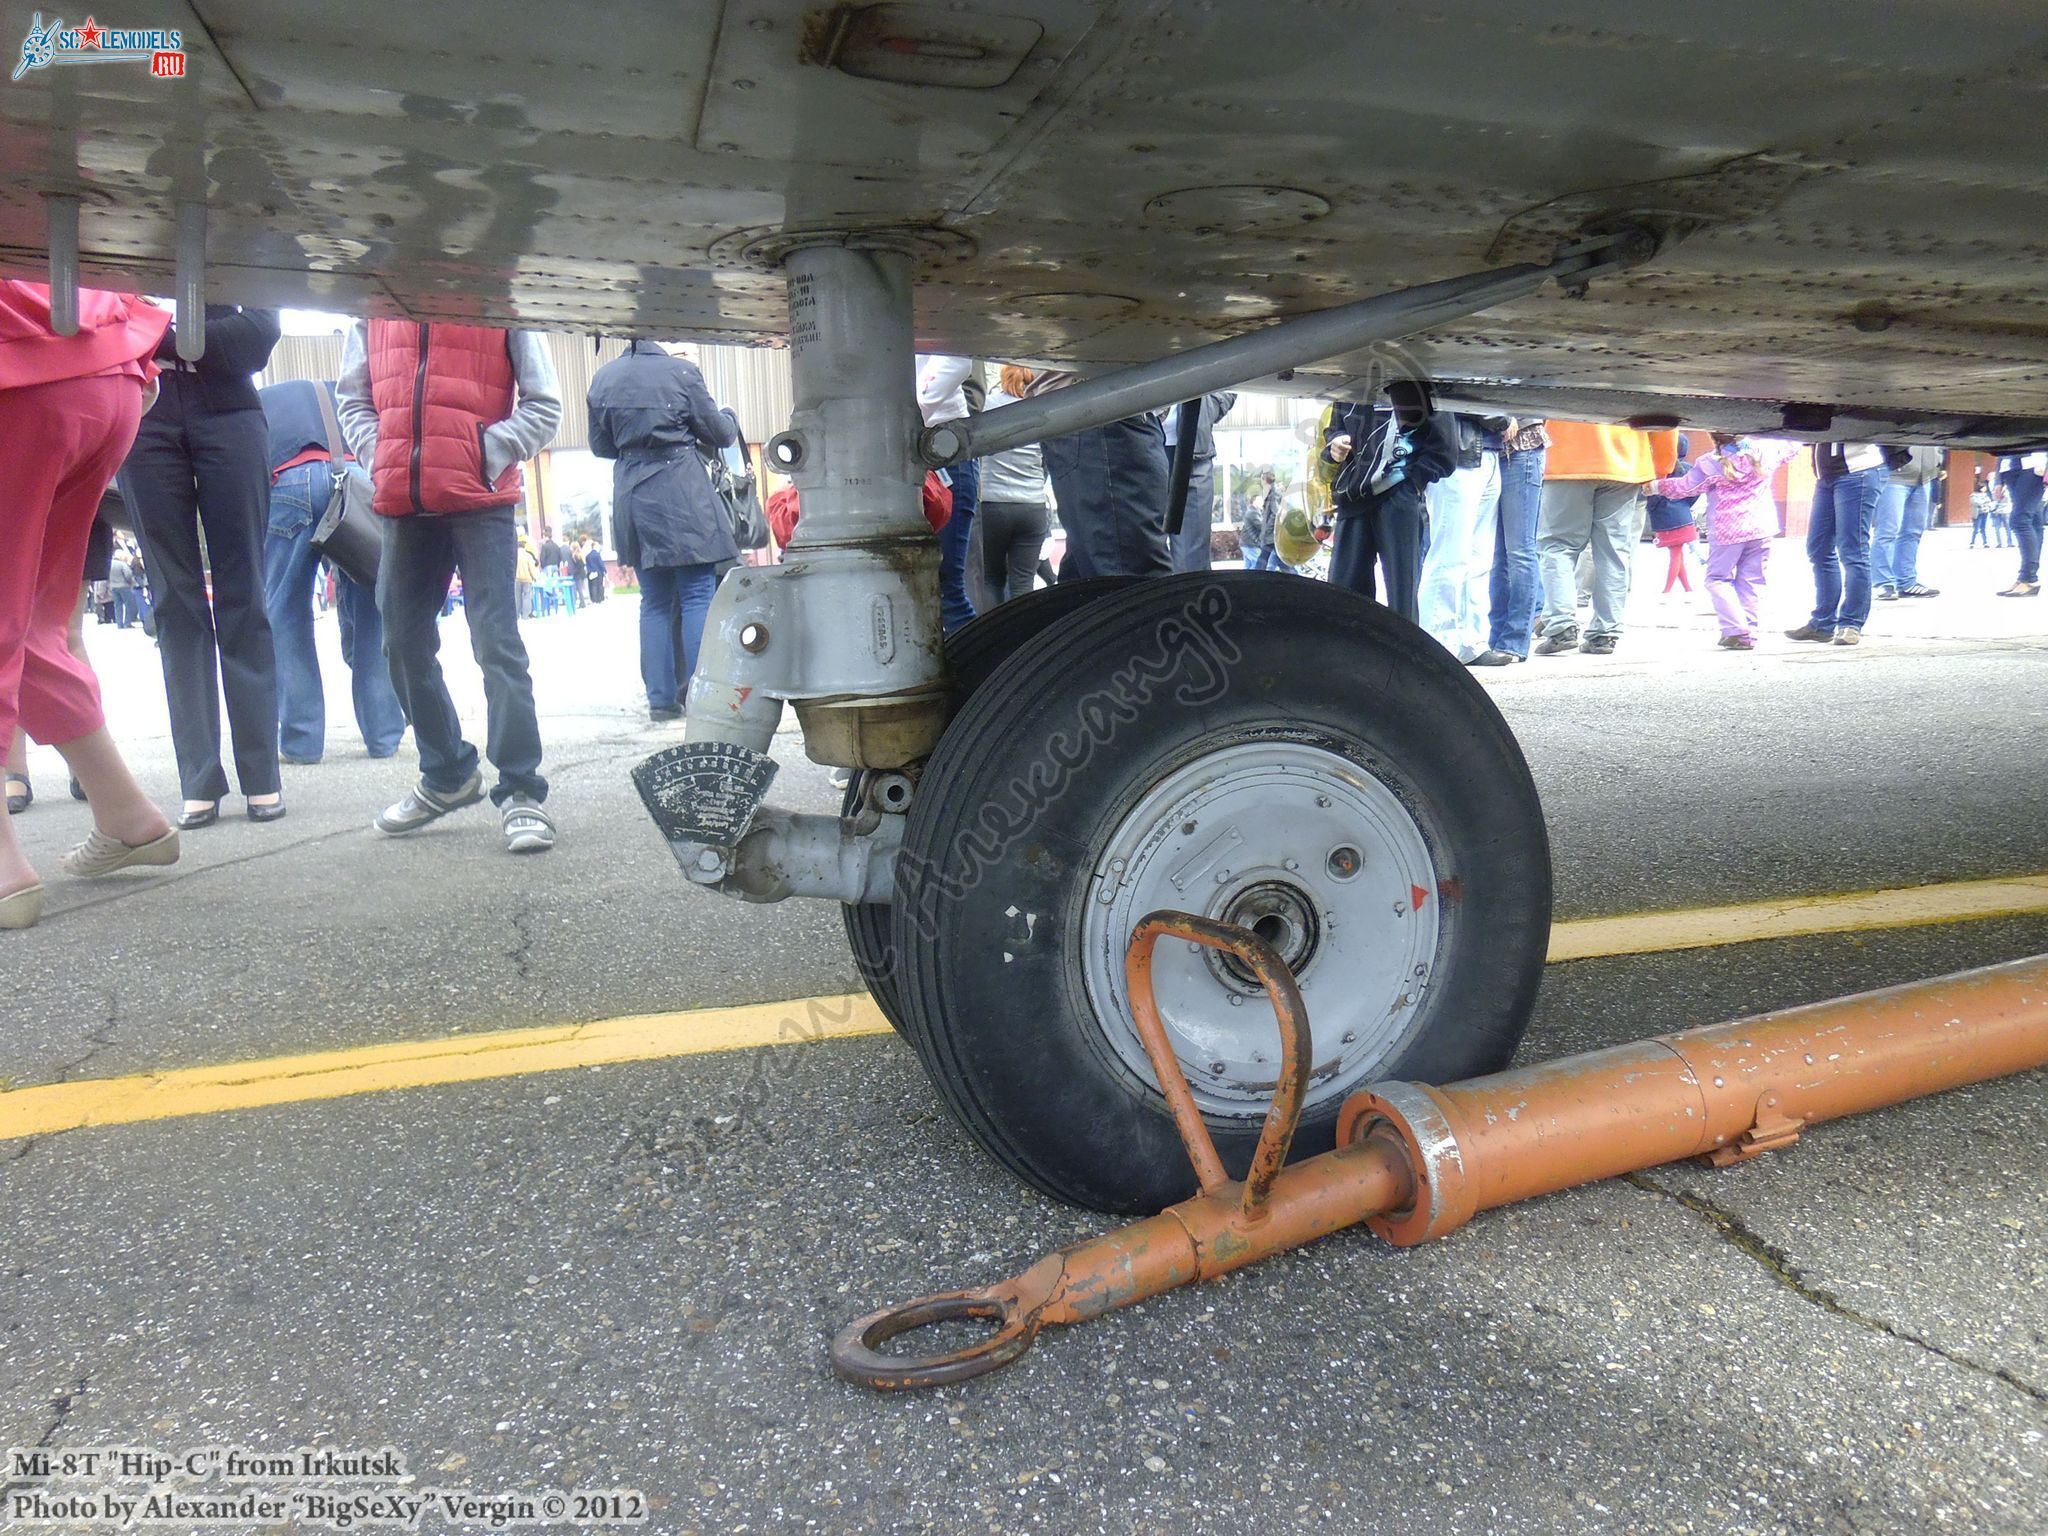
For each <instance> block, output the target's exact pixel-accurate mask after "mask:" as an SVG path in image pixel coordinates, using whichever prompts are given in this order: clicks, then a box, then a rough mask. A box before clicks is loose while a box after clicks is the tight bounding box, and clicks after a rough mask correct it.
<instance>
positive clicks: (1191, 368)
mask: <svg viewBox="0 0 2048 1536" xmlns="http://www.w3.org/2000/svg"><path fill="white" fill-rule="evenodd" d="M1658 245H1659V238H1658V236H1657V235H1656V234H1655V233H1654V232H1652V231H1651V230H1649V229H1647V228H1645V227H1642V226H1638V225H1629V226H1626V227H1624V228H1622V229H1618V230H1616V231H1614V232H1612V233H1609V234H1602V235H1600V236H1598V237H1596V238H1592V239H1589V240H1586V241H1582V242H1581V243H1579V244H1577V245H1574V246H1571V247H1569V248H1567V249H1566V250H1564V251H1562V252H1560V253H1559V254H1558V256H1557V258H1556V259H1555V260H1553V261H1550V262H1548V263H1541V264H1539V263H1536V262H1525V263H1523V264H1521V265H1519V266H1512V267H1499V268H1496V269H1494V270H1493V271H1490V272H1473V273H1468V274H1466V275H1465V276H1463V277H1451V278H1445V279H1444V280H1443V281H1442V282H1436V283H1424V284H1422V285H1421V286H1420V287H1416V288H1403V289H1400V290H1398V291H1396V292H1394V293H1381V294H1375V295H1374V296H1373V297H1371V298H1369V299H1359V300H1358V301H1356V302H1355V303H1351V304H1343V305H1340V306H1338V307H1337V308H1335V309H1326V310H1323V311H1321V312H1320V313H1318V314H1313V315H1302V316H1299V317H1297V318H1295V319H1292V320H1282V321H1280V322H1279V323H1278V324H1277V325H1269V326H1267V327H1265V328H1264V329H1263V330H1257V331H1253V332H1251V333H1250V334H1249V335H1246V336H1234V337H1232V338H1230V339H1229V340H1227V341H1218V342H1212V343H1210V344H1209V345H1208V346H1204V347H1195V348H1193V349H1192V350H1190V351H1187V352H1182V353H1180V354H1178V355H1177V356H1174V357H1165V358H1161V359H1159V360H1158V361H1157V362H1152V363H1142V364H1140V365H1138V366H1136V367H1133V368H1120V369H1118V370H1117V371H1116V372H1115V373H1110V374H1105V375H1103V376H1102V377H1101V378H1098V379H1088V380H1084V381H1083V382H1081V383H1078V384H1073V385H1070V386H1069V387H1067V388H1065V389H1057V390H1054V391H1052V392H1051V393H1050V394H1046V395H1039V396H1035V397H1034V398H1032V399H1029V400H1019V401H1017V402H1016V403H1015V404H1012V405H1002V406H997V407H996V409H994V410H992V411H985V412H983V413H982V414H981V415H979V416H971V417H969V418H967V419H966V420H964V421H949V422H942V423H941V424H939V425H938V426H935V427H932V428H930V429H929V430H928V431H926V432H925V434H924V436H923V438H922V440H921V441H920V444H919V448H920V451H921V452H922V454H923V456H924V462H925V463H927V464H929V465H931V466H932V467H933V468H935V469H936V468H943V467H944V466H946V465H948V464H957V463H959V462H960V461H961V460H963V459H973V458H979V457H981V456H982V455H983V454H989V453H1001V452H1002V451H1003V450H1004V449H1006V448H1015V447H1018V446H1019V445H1021V444H1024V443H1035V442H1038V441H1040V440H1041V439H1043V438H1048V437H1060V436H1063V435H1064V434H1066V433H1068V432H1080V431H1084V430H1086V429H1087V428H1089V427H1100V426H1106V425H1107V424H1108V423H1110V422H1112V421H1120V420H1122V419H1123V418H1124V417H1126V416H1135V415H1137V414H1138V413H1139V412H1141V411H1151V410H1157V409H1159V408H1160V407H1161V406H1166V405H1172V404H1175V403H1176V402H1178V401H1182V400H1193V399H1196V398H1198V397H1200V396H1202V395H1205V394H1207V393H1209V392H1210V391H1211V390H1217V389H1231V388H1234V387H1236V386H1237V385H1239V384H1242V383H1243V382H1244V381H1245V380H1247V379H1260V378H1265V377H1266V376H1267V375H1269V374H1275V373H1281V372H1284V371H1285V370H1286V369H1289V368H1298V367H1300V366H1302V365H1303V364H1305V363H1313V362H1320V361H1321V360H1322V359H1324V358H1326V357H1339V356H1342V355H1343V354H1344V353H1347V352H1355V351H1357V350H1359V349H1360V348H1361V347H1368V346H1371V345H1372V344H1373V343H1375V342H1382V341H1398V340H1399V339H1400V338H1401V337H1403V336H1413V335H1415V334H1416V333H1417V332H1419V331H1426V330H1429V329H1431V328H1432V327H1434V326H1438V325H1442V324H1446V323H1447V322H1449V321H1452V320H1461V319H1463V318H1464V317H1465V316H1467V315H1476V314H1478V313H1479V312H1480V311H1481V310H1485V309H1491V308H1493V307H1494V306H1495V305H1496V304H1506V303H1509V302H1510V301H1512V300H1514V299H1519V298H1523V297H1526V296H1527V295H1529V294H1531V293H1534V292H1535V291H1536V290H1537V289H1538V288H1541V287H1542V286H1543V285H1544V284H1545V283H1547V282H1550V281H1551V280H1552V279H1556V280H1557V281H1558V282H1561V283H1566V284H1569V285H1570V286H1573V287H1578V286H1581V285H1583V284H1584V283H1585V282H1587V281H1588V280H1590V279H1591V278H1593V277H1596V276H1599V275H1602V274H1604V273H1606V272H1611V271H1618V270H1620V269H1622V268H1624V267H1630V266H1635V265H1637V264H1639V263H1641V262H1644V261H1647V260H1649V259H1650V258H1651V257H1652V256H1654V255H1655V254H1656V252H1657V249H1658Z"/></svg>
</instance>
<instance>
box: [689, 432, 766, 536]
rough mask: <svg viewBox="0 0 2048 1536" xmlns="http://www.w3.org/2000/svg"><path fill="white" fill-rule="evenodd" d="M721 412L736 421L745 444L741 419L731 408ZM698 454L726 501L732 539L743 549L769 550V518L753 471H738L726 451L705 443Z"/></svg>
mask: <svg viewBox="0 0 2048 1536" xmlns="http://www.w3.org/2000/svg"><path fill="white" fill-rule="evenodd" d="M721 412H722V414H723V415H724V416H725V418H726V420H727V421H730V422H731V423H732V426H733V434H734V441H736V442H741V443H744V442H745V441H746V439H745V438H744V437H743V436H741V435H740V432H739V425H740V423H739V418H738V417H737V416H735V415H734V414H733V413H732V411H731V409H730V408H729V407H721ZM697 453H698V456H699V457H700V458H702V459H703V460H704V472H705V473H706V474H707V475H709V476H710V477H711V489H712V491H713V493H714V494H716V496H717V497H718V499H719V500H720V501H721V502H723V503H724V504H725V514H726V516H727V517H728V518H729V519H730V520H731V522H732V541H733V542H734V543H735V544H737V545H739V547H740V548H741V549H766V548H767V547H768V517H767V514H766V513H765V512H763V511H762V510H761V497H760V493H759V492H758V491H757V490H756V488H755V485H754V474H753V471H752V470H751V469H743V470H740V471H739V472H737V473H735V472H734V470H733V468H732V466H731V465H730V464H728V463H727V462H726V460H725V455H724V453H722V452H720V451H718V450H716V449H706V448H704V447H703V446H702V445H701V444H700V445H699V447H698V449H697ZM743 462H744V461H743Z"/></svg>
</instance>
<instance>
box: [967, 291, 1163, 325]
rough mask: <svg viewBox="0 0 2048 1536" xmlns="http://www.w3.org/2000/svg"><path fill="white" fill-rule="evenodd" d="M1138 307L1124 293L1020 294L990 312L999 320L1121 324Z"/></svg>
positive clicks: (1007, 298)
mask: <svg viewBox="0 0 2048 1536" xmlns="http://www.w3.org/2000/svg"><path fill="white" fill-rule="evenodd" d="M1138 307H1139V301H1138V300H1137V299H1134V298H1132V297H1131V296H1130V295H1129V294H1127V293H1020V294H1017V295H1016V296H1015V297H1005V298H1001V299H998V300H996V301H995V303H994V304H993V305H991V306H990V310H989V312H990V313H991V314H993V315H995V316H996V317H997V318H998V319H1001V320H1022V321H1043V320H1065V321H1109V320H1120V319H1122V318H1123V317H1124V316H1125V315H1128V314H1130V313H1131V312H1132V311H1133V310H1135V309H1137V308H1138Z"/></svg>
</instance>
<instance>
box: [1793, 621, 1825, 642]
mask: <svg viewBox="0 0 2048 1536" xmlns="http://www.w3.org/2000/svg"><path fill="white" fill-rule="evenodd" d="M1785 638H1786V639H1787V640H1818V641H1819V642H1820V643H1821V644H1822V645H1826V644H1827V643H1828V642H1829V641H1830V640H1832V639H1834V638H1835V632H1834V631H1833V630H1832V629H1822V628H1820V627H1819V626H1818V625H1815V624H1802V625H1800V626H1799V627H1798V628H1797V629H1788V630H1786V631H1785Z"/></svg>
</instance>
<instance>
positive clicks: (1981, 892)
mask: <svg viewBox="0 0 2048 1536" xmlns="http://www.w3.org/2000/svg"><path fill="white" fill-rule="evenodd" d="M2042 912H2048V874H2043V875H2024V876H2016V877H2013V878H2010V879H2003V880H1965V881H1957V882H1952V883H1950V884H1947V885H1923V886H1912V887H1908V888H1905V889H1902V890H1891V891H1864V892H1859V893H1856V894H1853V895H1846V896H1805V897H1795V898H1789V899H1787V900H1783V901H1759V902H1750V903H1746V904H1744V905H1740V906H1726V907H1696V908H1692V909H1690V910H1687V911H1682V912H1638V913H1633V914H1630V915H1628V916H1625V917H1594V918H1581V919H1577V920H1574V921H1571V922H1564V923H1558V924H1557V925H1556V926H1555V927H1553V928H1552V929H1551V934H1550V960H1551V963H1553V964H1556V963H1557V962H1560V961H1565V960H1590V959H1595V958H1598V957H1601V956H1612V955H1640V954H1657V953H1663V952H1665V951H1669V950H1680V949H1705V948H1711V947H1713V946H1716V945H1723V944H1749V943H1754V942H1756V941H1758V940H1762V939H1788V938H1797V937H1799V936H1801V935H1807V934H1823V933H1852V932H1861V931H1865V930H1872V929H1881V928H1913V927H1921V926H1925V925H1929V924H1934V923H1960V922H1970V921H1976V920H1981V919H1984V918H1994V917H2016V916H2023V915H2025V914H2028V913H2042ZM888 1032H889V1025H888V1022H887V1021H886V1020H885V1019H883V1017H882V1015H881V1012H880V1010H878V1009H877V1008H876V1007H875V1005H874V1002H873V1001H872V1000H871V999H870V998H869V997H868V996H867V995H866V994H865V993H849V994H841V995H837V996H829V997H812V998H800V999H798V1000H796V1001H794V1002H787V1003H756V1004H749V1005H747V1006H744V1007H737V1008H705V1009H699V1010H695V1011H692V1012H687V1013H656V1014H639V1015H635V1016H633V1017H630V1018H622V1019H605V1020H602V1021H600V1022H598V1023H595V1024H571V1025H560V1026H553V1027H546V1028H540V1029H508V1030H497V1031H492V1032H489V1033H478V1034H473V1035H449V1036H445V1037H442V1038H440V1039H435V1040H416V1041H401V1042H398V1043H394V1044H389V1045H370V1046H361V1047H357V1048H354V1049H350V1050H341V1051H316V1052H313V1053H311V1054H309V1055H303V1056H272V1057H268V1058H264V1059H259V1060H255V1061H240V1062H230V1063H227V1064H225V1065H222V1066H214V1067H185V1068H179V1069H176V1070H173V1071H165V1072H143V1073H137V1074H136V1075H134V1076H132V1077H111V1078H97V1079H90V1080H87V1081H83V1082H76V1083H50V1084H45V1085H40V1086H34V1087H27V1088H16V1089H14V1090H12V1091H11V1092H4V1093H0V1141H9V1140H15V1139H18V1138H21V1137H25V1136H44V1135H50V1134H53V1133H55V1132H58V1131H75V1130H79V1129H82V1128H84V1127H86V1126H94V1125H127V1124H132V1123H134V1122H136V1121H141V1120H169V1119H175V1118H178V1117H181V1116H186V1115H213V1114H220V1113H222V1112H223V1111H226V1110H235V1109H256V1108H261V1107H263V1106H266V1105H272V1104H303V1103H308V1102H310V1101H313V1100H316V1099H339V1098H347V1097H350V1096H352V1095H355V1094H362V1093H388V1092H391V1091H394V1090H396V1089H402V1088H430V1087H438V1086H440V1085H443V1084H447V1083H475V1082H483V1081H487V1080H488V1079H491V1078H500V1077H524V1076H528V1075H529V1074H533V1073H538V1072H561V1071H566V1070H568V1069H570V1068H572V1067H596V1066H605V1065H608V1064H611V1063H614V1062H627V1061H660V1060H665V1059H668V1058H671V1057H681V1056H706V1055H715V1054H718V1053H721V1052H727V1051H745V1050H753V1049H757V1048H759V1047H762V1046H782V1045H802V1044H809V1043H814V1042H818V1041H823V1040H846V1039H852V1038H856V1037H858V1036H863V1035H882V1034H887V1033H888Z"/></svg>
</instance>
